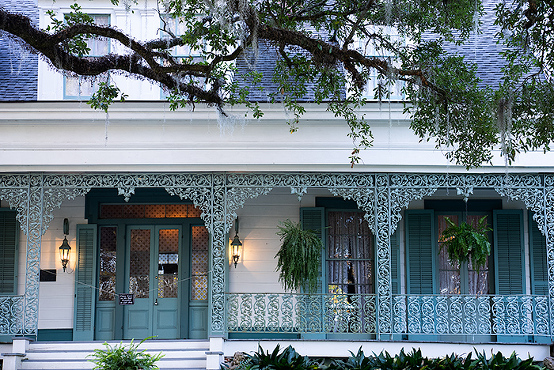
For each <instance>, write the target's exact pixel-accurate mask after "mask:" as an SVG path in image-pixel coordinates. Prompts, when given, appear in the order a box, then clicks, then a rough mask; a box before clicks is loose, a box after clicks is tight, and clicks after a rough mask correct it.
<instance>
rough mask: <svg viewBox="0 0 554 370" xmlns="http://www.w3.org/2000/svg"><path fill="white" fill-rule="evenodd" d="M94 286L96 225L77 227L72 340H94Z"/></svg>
mask: <svg viewBox="0 0 554 370" xmlns="http://www.w3.org/2000/svg"><path fill="white" fill-rule="evenodd" d="M95 286H96V225H77V261H76V263H75V305H74V307H75V321H74V323H73V340H76V341H89V340H93V339H94V307H95V302H96V289H95Z"/></svg>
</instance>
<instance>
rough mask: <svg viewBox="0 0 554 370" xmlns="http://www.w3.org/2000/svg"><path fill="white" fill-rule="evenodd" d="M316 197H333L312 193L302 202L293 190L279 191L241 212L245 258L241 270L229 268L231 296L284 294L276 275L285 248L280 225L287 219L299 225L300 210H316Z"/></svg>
mask: <svg viewBox="0 0 554 370" xmlns="http://www.w3.org/2000/svg"><path fill="white" fill-rule="evenodd" d="M316 196H332V195H331V194H330V193H329V192H328V191H326V190H319V189H310V190H308V193H307V194H305V195H304V196H303V197H302V200H301V201H300V202H299V201H298V197H297V196H296V195H294V194H291V193H290V189H289V188H276V189H273V190H272V191H271V192H270V193H269V194H268V195H265V196H264V195H261V196H259V197H258V198H255V199H250V200H248V201H247V202H246V203H245V205H244V208H242V209H240V210H238V211H237V214H238V217H239V236H240V238H241V241H242V243H243V254H242V256H241V260H240V262H239V263H238V264H237V268H234V266H233V265H230V267H229V292H232V293H244V292H248V293H282V292H283V288H282V286H281V284H280V282H279V273H278V272H276V271H275V268H276V267H277V259H276V258H274V257H275V254H277V252H278V251H279V248H280V247H281V243H280V240H279V236H277V235H276V234H275V233H276V232H277V231H278V228H277V225H279V222H282V221H284V220H286V219H290V220H292V221H299V219H300V207H314V206H315V197H316ZM233 231H234V229H233ZM232 236H234V234H232V235H231V237H232Z"/></svg>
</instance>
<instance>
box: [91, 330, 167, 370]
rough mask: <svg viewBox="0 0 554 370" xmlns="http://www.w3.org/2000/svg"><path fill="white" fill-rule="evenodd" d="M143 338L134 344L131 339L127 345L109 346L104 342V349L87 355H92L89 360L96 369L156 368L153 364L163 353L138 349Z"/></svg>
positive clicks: (127, 369)
mask: <svg viewBox="0 0 554 370" xmlns="http://www.w3.org/2000/svg"><path fill="white" fill-rule="evenodd" d="M147 339H149V338H145V339H143V340H142V341H141V342H140V343H138V344H136V343H133V341H131V343H130V344H129V346H128V347H127V346H124V345H123V343H119V344H118V345H114V346H111V345H110V344H108V343H104V345H105V346H106V348H105V349H95V350H94V353H93V354H91V355H89V356H90V357H92V359H91V360H90V361H91V362H94V364H95V365H96V366H95V367H94V369H98V370H137V369H142V370H154V369H158V366H157V365H156V364H155V363H156V362H157V361H158V360H159V359H160V358H162V357H163V354H161V353H158V354H157V355H151V354H149V353H146V352H145V351H146V350H142V351H139V350H138V347H139V346H140V345H141V344H142V343H144V341H145V340H147Z"/></svg>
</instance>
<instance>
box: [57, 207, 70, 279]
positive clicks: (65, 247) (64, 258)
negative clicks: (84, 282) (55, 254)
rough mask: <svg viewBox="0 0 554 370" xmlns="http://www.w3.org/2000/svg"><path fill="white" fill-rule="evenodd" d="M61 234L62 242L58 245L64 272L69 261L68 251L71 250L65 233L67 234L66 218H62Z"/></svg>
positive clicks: (67, 221) (67, 224)
mask: <svg viewBox="0 0 554 370" xmlns="http://www.w3.org/2000/svg"><path fill="white" fill-rule="evenodd" d="M63 234H64V237H63V242H62V245H61V246H60V259H61V260H62V267H63V271H64V272H65V269H66V268H67V264H68V263H69V253H70V252H71V247H70V246H69V243H68V242H67V235H69V220H68V219H67V218H64V219H63Z"/></svg>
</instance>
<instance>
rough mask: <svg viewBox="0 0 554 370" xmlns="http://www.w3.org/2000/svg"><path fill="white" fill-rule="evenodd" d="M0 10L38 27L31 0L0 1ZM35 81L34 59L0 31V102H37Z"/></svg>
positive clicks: (36, 15)
mask: <svg viewBox="0 0 554 370" xmlns="http://www.w3.org/2000/svg"><path fill="white" fill-rule="evenodd" d="M0 6H1V7H2V8H4V9H6V10H8V11H10V12H14V13H22V14H25V15H26V16H28V17H29V18H31V21H32V22H33V23H34V24H35V25H36V24H38V16H39V14H38V8H37V4H36V2H35V1H34V0H0ZM37 81H38V56H37V55H35V54H32V53H31V52H29V51H28V50H26V49H24V48H23V47H22V46H21V45H20V44H19V43H18V42H16V41H14V40H13V39H11V38H9V37H7V36H6V35H5V34H3V33H2V32H1V31H0V101H20V100H26V101H29V100H37V84H38V82H37Z"/></svg>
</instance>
